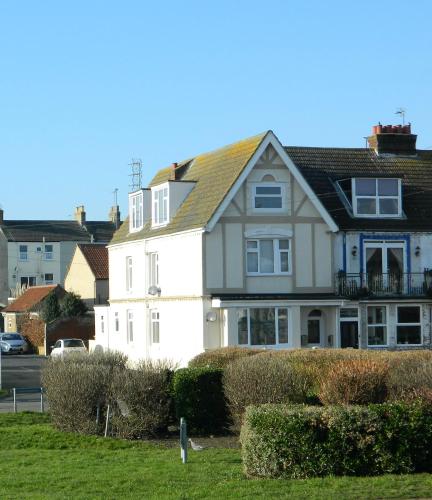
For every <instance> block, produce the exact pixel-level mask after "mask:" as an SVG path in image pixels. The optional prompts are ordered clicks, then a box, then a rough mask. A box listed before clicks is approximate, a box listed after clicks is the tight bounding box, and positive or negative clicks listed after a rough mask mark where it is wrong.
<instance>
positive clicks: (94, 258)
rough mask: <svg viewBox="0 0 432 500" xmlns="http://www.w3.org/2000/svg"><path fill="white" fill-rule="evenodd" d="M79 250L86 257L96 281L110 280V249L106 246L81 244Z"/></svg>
mask: <svg viewBox="0 0 432 500" xmlns="http://www.w3.org/2000/svg"><path fill="white" fill-rule="evenodd" d="M78 248H79V249H80V250H81V252H82V254H83V255H84V258H85V259H86V261H87V264H88V265H89V267H90V269H91V271H92V273H93V275H94V277H95V278H96V279H102V280H107V279H108V278H109V272H108V249H107V248H106V246H105V245H91V244H88V245H86V244H83V243H79V244H78Z"/></svg>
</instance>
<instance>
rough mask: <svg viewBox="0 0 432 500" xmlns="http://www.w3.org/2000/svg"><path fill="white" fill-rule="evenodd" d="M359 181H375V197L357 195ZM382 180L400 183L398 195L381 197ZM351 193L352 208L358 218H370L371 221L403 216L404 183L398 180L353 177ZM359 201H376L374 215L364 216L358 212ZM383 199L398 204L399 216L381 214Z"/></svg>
mask: <svg viewBox="0 0 432 500" xmlns="http://www.w3.org/2000/svg"><path fill="white" fill-rule="evenodd" d="M357 179H358V180H373V181H375V195H357V194H356V182H357ZM380 180H394V181H398V194H397V196H394V195H380V194H378V183H379V181H380ZM351 193H352V208H353V213H354V215H355V216H356V217H362V218H369V219H381V218H393V219H394V218H400V217H401V216H402V183H401V180H400V179H398V178H388V177H353V178H352V179H351ZM358 199H369V200H375V213H374V214H363V213H359V212H358V210H357V200H358ZM381 199H387V200H396V199H397V202H398V213H397V214H381V213H380V211H379V210H380V209H379V201H380V200H381Z"/></svg>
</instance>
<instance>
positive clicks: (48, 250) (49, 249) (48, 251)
mask: <svg viewBox="0 0 432 500" xmlns="http://www.w3.org/2000/svg"><path fill="white" fill-rule="evenodd" d="M44 259H45V260H52V259H53V246H52V245H45V251H44Z"/></svg>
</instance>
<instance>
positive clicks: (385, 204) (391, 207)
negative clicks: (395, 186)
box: [379, 198, 399, 215]
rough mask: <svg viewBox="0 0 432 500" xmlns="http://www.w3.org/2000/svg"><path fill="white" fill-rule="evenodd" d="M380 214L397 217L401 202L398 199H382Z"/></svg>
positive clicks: (380, 201)
mask: <svg viewBox="0 0 432 500" xmlns="http://www.w3.org/2000/svg"><path fill="white" fill-rule="evenodd" d="M379 210H380V214H382V215H385V214H388V215H397V214H398V213H399V200H398V199H397V198H380V200H379Z"/></svg>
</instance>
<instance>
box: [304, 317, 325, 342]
mask: <svg viewBox="0 0 432 500" xmlns="http://www.w3.org/2000/svg"><path fill="white" fill-rule="evenodd" d="M322 334H323V332H322V313H321V311H320V310H319V309H314V310H313V311H311V312H310V313H309V315H308V320H307V345H308V346H309V347H319V346H321V345H322V341H321V338H322Z"/></svg>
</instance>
